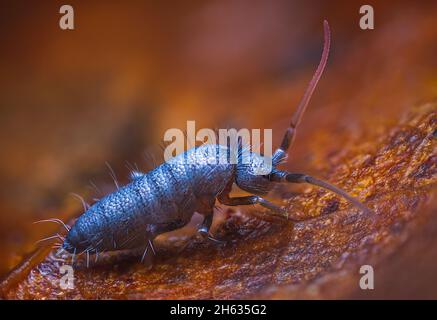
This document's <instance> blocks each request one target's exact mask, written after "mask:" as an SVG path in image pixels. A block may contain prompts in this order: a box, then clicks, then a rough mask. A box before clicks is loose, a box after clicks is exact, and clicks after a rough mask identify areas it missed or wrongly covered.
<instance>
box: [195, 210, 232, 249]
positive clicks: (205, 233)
mask: <svg viewBox="0 0 437 320" xmlns="http://www.w3.org/2000/svg"><path fill="white" fill-rule="evenodd" d="M213 217H214V213H213V212H212V211H211V212H210V213H208V214H206V215H205V218H204V219H203V222H202V224H201V225H200V227H199V229H197V232H198V233H199V234H200V235H201V236H202V238H204V239H208V240H210V241H213V242H216V243H220V244H224V243H225V242H224V241H221V240H218V239H216V238H214V237H213V236H212V235H211V233H210V232H209V229H210V228H211V225H212V220H213Z"/></svg>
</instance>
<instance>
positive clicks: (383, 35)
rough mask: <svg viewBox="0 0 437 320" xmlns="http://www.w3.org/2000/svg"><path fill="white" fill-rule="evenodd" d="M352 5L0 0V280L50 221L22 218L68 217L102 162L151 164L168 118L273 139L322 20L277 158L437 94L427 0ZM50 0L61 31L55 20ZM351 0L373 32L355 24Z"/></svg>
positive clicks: (102, 176)
mask: <svg viewBox="0 0 437 320" xmlns="http://www.w3.org/2000/svg"><path fill="white" fill-rule="evenodd" d="M364 2H365V3H363V1H329V2H328V1H303V0H302V1H301V0H296V1H288V0H274V1H267V0H254V1H248V0H246V1H244V0H235V1H218V0H217V1H179V2H176V1H175V2H170V1H160V2H158V1H138V2H137V1H129V2H120V1H107V0H106V1H86V2H85V1H68V3H67V2H66V1H62V2H60V1H39V2H38V4H36V3H32V2H29V1H21V0H18V1H8V0H5V1H1V3H0V42H1V50H0V70H1V72H0V143H1V149H2V155H1V158H0V181H1V182H2V186H1V189H0V276H2V275H4V274H5V273H7V272H8V271H9V270H11V269H12V268H13V267H14V266H15V265H17V264H18V263H19V262H20V261H21V260H22V258H23V256H25V255H26V254H27V253H29V252H30V251H32V250H33V249H34V248H35V245H34V242H35V241H36V240H37V239H39V238H42V237H44V236H47V234H49V233H50V231H53V230H54V228H55V226H45V225H34V224H32V222H33V221H36V220H39V219H43V218H48V217H58V218H61V219H63V220H68V219H69V218H71V217H73V216H77V215H78V214H79V213H81V210H82V209H81V204H80V202H78V201H77V200H76V199H75V198H74V197H72V196H71V195H70V193H71V192H76V193H79V194H81V195H82V196H84V197H85V198H86V199H91V198H92V197H95V196H98V194H97V191H96V190H94V188H93V187H92V185H94V184H95V185H97V186H98V188H99V189H100V190H101V192H103V193H107V192H109V191H111V190H113V188H114V187H113V184H112V181H111V178H110V177H109V174H108V168H107V167H106V165H105V162H108V163H110V164H111V165H112V167H113V168H114V170H115V171H116V173H117V176H118V178H119V180H120V181H121V182H122V183H125V182H126V181H127V173H128V171H129V170H128V165H127V163H126V162H127V161H128V162H129V163H131V164H137V165H138V166H139V167H140V169H142V170H148V169H150V168H151V167H153V163H154V161H155V162H157V163H159V162H160V161H161V159H162V150H161V149H160V147H159V145H160V143H162V139H163V134H164V132H165V130H167V129H169V128H180V129H182V130H184V129H185V126H186V121H187V120H196V125H197V128H201V127H209V128H216V127H217V128H218V127H220V128H226V127H237V128H238V127H247V128H273V129H274V131H273V132H274V138H275V140H274V141H275V142H278V140H279V139H280V137H281V135H282V132H283V131H282V130H283V129H284V128H285V127H286V125H287V123H288V121H289V119H290V116H291V114H292V111H293V110H294V107H295V106H296V105H297V103H298V101H299V99H300V97H301V95H302V93H303V91H304V89H305V87H306V85H307V83H308V81H309V79H310V77H311V75H312V72H313V70H314V69H315V67H316V65H317V63H318V60H319V56H320V52H321V47H322V43H323V31H322V22H323V19H327V20H329V22H330V25H331V29H332V37H333V43H332V51H331V56H330V60H329V64H328V68H327V70H326V73H325V74H324V76H323V78H322V81H321V83H320V86H319V87H318V89H317V91H316V94H315V95H314V99H313V100H312V103H311V105H310V108H309V112H308V113H307V114H306V115H305V119H304V121H303V124H302V128H301V129H300V131H299V136H298V139H297V142H296V145H295V148H294V150H293V154H292V156H291V161H290V163H289V164H288V165H289V166H290V167H293V168H294V169H300V170H306V171H307V172H311V171H312V170H314V169H312V168H311V159H312V158H314V157H317V151H314V150H312V149H311V145H308V144H303V143H302V142H299V141H300V140H302V141H303V140H305V141H311V139H309V138H308V136H309V137H311V135H312V128H314V127H318V128H326V129H327V130H326V132H329V130H337V131H339V130H340V131H346V132H348V134H350V135H359V134H361V130H363V129H361V128H372V127H377V125H378V123H379V122H383V121H393V123H395V122H396V119H397V117H398V115H399V114H400V113H401V111H402V110H404V109H406V108H407V107H409V106H411V105H412V104H415V103H419V102H421V101H427V100H428V99H431V98H433V97H435V96H436V95H437V78H436V77H435V71H436V70H437V69H436V67H437V60H436V59H435V57H436V56H437V41H436V39H437V38H436V33H437V31H436V30H437V22H435V13H436V9H437V3H436V1H421V2H420V4H419V2H411V1H399V0H398V1H393V0H389V1H364ZM63 4H69V5H72V6H73V8H74V13H75V30H73V31H68V30H67V31H64V30H61V29H60V28H59V19H60V17H61V14H59V8H60V7H61V5H63ZM362 4H371V5H372V6H373V7H374V9H375V30H370V31H369V30H368V31H363V30H361V29H360V28H359V24H358V22H359V18H360V15H359V8H360V6H361V5H362ZM328 110H329V112H327V111H328ZM348 134H346V135H345V136H346V137H347V136H348ZM372 134H373V135H374V137H375V138H376V137H377V134H378V132H377V131H375V132H373V133H372ZM303 137H307V138H305V139H304V138H303ZM314 139H318V140H317V141H318V142H320V139H322V140H323V139H329V134H328V133H326V135H324V136H317V137H314ZM345 139H346V140H345V141H338V142H333V144H334V145H336V146H338V147H339V148H340V147H341V145H343V144H345V143H347V138H345ZM153 158H155V159H153Z"/></svg>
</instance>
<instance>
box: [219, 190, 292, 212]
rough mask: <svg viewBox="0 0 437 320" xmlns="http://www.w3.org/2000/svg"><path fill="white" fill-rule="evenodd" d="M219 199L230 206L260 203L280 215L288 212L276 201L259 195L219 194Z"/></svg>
mask: <svg viewBox="0 0 437 320" xmlns="http://www.w3.org/2000/svg"><path fill="white" fill-rule="evenodd" d="M218 200H219V201H220V202H221V203H223V204H225V205H228V206H240V205H251V204H260V205H261V206H263V207H265V208H268V209H270V210H272V211H273V212H275V213H278V214H280V215H284V214H286V211H285V210H284V209H282V208H281V207H278V206H277V205H275V204H274V203H271V202H270V201H268V200H266V199H264V198H261V197H259V196H246V197H234V198H231V197H229V194H220V195H219V196H218Z"/></svg>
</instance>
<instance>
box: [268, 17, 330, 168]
mask: <svg viewBox="0 0 437 320" xmlns="http://www.w3.org/2000/svg"><path fill="white" fill-rule="evenodd" d="M323 31H324V38H325V41H324V44H323V52H322V57H321V58H320V62H319V65H318V67H317V69H316V71H315V72H314V75H313V77H312V79H311V81H310V83H309V84H308V87H307V89H306V90H305V93H304V95H303V97H302V100H301V101H300V103H299V105H298V106H297V109H296V111H295V113H294V114H293V117H292V118H291V122H290V125H289V127H288V128H287V130H286V131H285V135H284V138H282V142H281V146H280V147H279V148H278V149H277V150H276V151H275V153H274V154H273V164H274V165H277V164H278V163H280V162H281V161H282V160H284V159H285V157H286V156H287V150H288V149H289V148H290V146H291V145H292V144H293V141H294V137H295V135H296V128H297V127H298V125H299V123H300V121H301V119H302V116H303V114H304V113H305V110H306V108H307V106H308V103H309V102H310V99H311V96H312V95H313V93H314V90H315V89H316V86H317V83H318V82H319V80H320V77H321V76H322V73H323V70H324V69H325V66H326V62H327V61H328V56H329V47H330V45H331V32H330V30H329V24H328V21H326V20H325V21H324V22H323Z"/></svg>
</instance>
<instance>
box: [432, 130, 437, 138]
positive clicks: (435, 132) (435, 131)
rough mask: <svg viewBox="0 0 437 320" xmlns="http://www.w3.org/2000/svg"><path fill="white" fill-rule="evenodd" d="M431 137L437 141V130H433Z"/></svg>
mask: <svg viewBox="0 0 437 320" xmlns="http://www.w3.org/2000/svg"><path fill="white" fill-rule="evenodd" d="M432 136H433V137H434V138H436V139H437V129H435V130H434V132H433V133H432Z"/></svg>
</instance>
